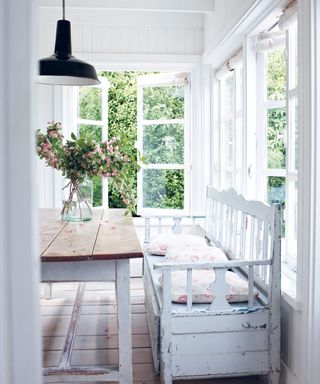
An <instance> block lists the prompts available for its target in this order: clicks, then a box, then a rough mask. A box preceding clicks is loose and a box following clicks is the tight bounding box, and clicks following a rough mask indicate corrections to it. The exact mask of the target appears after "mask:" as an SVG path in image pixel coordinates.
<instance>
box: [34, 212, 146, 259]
mask: <svg viewBox="0 0 320 384" xmlns="http://www.w3.org/2000/svg"><path fill="white" fill-rule="evenodd" d="M124 212H125V210H124V209H108V208H105V209H93V217H92V220H90V221H86V222H79V223H78V222H77V223H75V222H66V221H62V220H60V212H59V210H56V209H40V210H39V214H40V217H39V221H40V255H41V260H42V261H80V260H114V259H131V258H137V257H143V253H142V249H141V245H140V242H139V239H138V237H137V234H136V231H135V229H134V226H133V221H132V218H131V217H128V216H125V215H124Z"/></svg>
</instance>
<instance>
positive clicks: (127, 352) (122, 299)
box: [116, 259, 132, 384]
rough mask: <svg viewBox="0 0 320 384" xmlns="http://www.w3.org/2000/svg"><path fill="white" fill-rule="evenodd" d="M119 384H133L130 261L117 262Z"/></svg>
mask: <svg viewBox="0 0 320 384" xmlns="http://www.w3.org/2000/svg"><path fill="white" fill-rule="evenodd" d="M116 295H117V305H118V343H119V384H131V383H132V338H131V305H130V265H129V259H124V260H117V277H116Z"/></svg>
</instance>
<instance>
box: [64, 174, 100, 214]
mask: <svg viewBox="0 0 320 384" xmlns="http://www.w3.org/2000/svg"><path fill="white" fill-rule="evenodd" d="M92 195H93V184H92V180H90V179H88V178H86V179H84V180H81V181H79V180H70V179H65V181H64V186H63V188H62V210H61V218H62V220H65V221H88V220H91V219H92Z"/></svg>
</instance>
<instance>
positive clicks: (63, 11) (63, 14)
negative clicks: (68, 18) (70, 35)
mask: <svg viewBox="0 0 320 384" xmlns="http://www.w3.org/2000/svg"><path fill="white" fill-rule="evenodd" d="M64 1H65V0H62V18H63V20H64V19H65V4H64Z"/></svg>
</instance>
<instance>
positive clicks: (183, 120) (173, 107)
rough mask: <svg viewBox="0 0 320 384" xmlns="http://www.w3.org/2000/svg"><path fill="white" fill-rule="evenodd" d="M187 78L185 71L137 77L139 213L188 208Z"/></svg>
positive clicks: (184, 211)
mask: <svg viewBox="0 0 320 384" xmlns="http://www.w3.org/2000/svg"><path fill="white" fill-rule="evenodd" d="M188 111H189V95H188V80H187V77H186V75H185V74H176V75H170V74H161V75H147V76H141V77H139V78H138V147H139V150H140V152H141V154H142V155H143V156H144V157H145V158H146V159H147V164H146V165H143V167H142V169H141V171H140V173H139V176H138V212H139V213H140V214H141V213H143V214H147V213H148V212H151V213H156V212H158V213H160V214H170V213H174V212H177V211H179V213H183V214H184V213H187V212H188V209H189V193H188V191H189V168H190V167H189V165H188V163H187V160H188V159H189V136H188V121H189V116H188Z"/></svg>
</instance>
